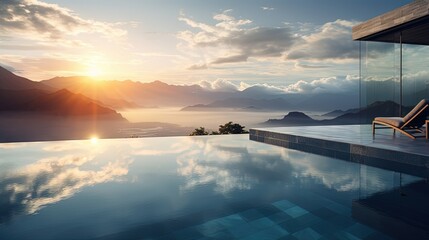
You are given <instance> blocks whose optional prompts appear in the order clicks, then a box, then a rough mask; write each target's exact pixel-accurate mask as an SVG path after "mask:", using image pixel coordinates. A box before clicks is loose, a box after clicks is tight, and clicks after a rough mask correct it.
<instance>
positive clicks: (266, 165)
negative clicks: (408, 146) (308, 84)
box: [177, 138, 414, 195]
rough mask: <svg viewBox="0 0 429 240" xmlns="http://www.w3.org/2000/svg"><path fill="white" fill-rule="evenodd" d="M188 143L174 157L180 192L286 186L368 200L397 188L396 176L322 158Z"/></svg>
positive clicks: (211, 141) (206, 141)
mask: <svg viewBox="0 0 429 240" xmlns="http://www.w3.org/2000/svg"><path fill="white" fill-rule="evenodd" d="M192 140H193V141H194V142H195V143H194V145H198V146H199V147H198V148H193V149H188V150H187V151H184V152H183V153H182V154H180V155H179V156H178V157H177V163H178V165H179V167H178V170H177V171H178V174H179V175H181V176H183V177H185V178H186V184H184V185H183V186H182V189H183V190H190V189H193V188H195V187H197V186H199V185H208V184H214V185H215V189H214V190H215V191H216V192H218V193H221V194H228V193H229V192H231V191H233V190H245V189H252V188H253V187H255V186H257V185H258V184H259V183H260V182H267V181H270V182H282V183H283V184H284V185H285V186H288V185H294V186H300V185H304V184H307V183H308V184H307V185H311V184H319V185H323V186H324V187H325V188H327V189H332V190H335V191H337V192H347V191H349V192H350V191H360V192H361V193H362V194H365V195H370V194H373V193H375V192H379V191H384V190H388V189H391V188H392V187H394V186H395V184H396V182H395V176H396V175H397V173H394V172H390V171H383V170H380V169H375V168H372V167H369V166H362V165H359V164H354V163H350V162H345V161H342V160H336V159H332V158H328V157H324V156H318V155H313V154H308V153H304V152H299V151H294V150H289V149H285V148H277V147H271V148H267V147H266V145H261V146H260V148H257V147H255V146H253V145H242V146H234V145H231V143H228V144H225V143H224V142H222V139H220V138H194V139H192ZM413 180H414V179H410V181H413ZM403 184H405V183H403Z"/></svg>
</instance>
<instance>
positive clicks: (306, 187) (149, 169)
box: [0, 135, 429, 240]
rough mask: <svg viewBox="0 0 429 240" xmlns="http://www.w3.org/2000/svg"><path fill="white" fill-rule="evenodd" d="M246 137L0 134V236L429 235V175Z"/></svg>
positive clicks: (246, 237)
mask: <svg viewBox="0 0 429 240" xmlns="http://www.w3.org/2000/svg"><path fill="white" fill-rule="evenodd" d="M248 138H249V136H248V135H234V136H208V137H169V138H145V139H114V140H113V139H112V140H99V141H90V140H82V141H62V142H36V143H8V144H0V239H2V240H3V239H5V240H6V239H44V240H48V239H100V240H101V239H190V240H191V239H396V238H398V239H400V238H403V239H407V237H410V236H412V238H413V239H422V238H426V237H428V236H429V235H428V226H429V223H428V219H429V214H428V211H429V210H428V207H427V202H428V200H429V188H428V185H429V184H428V183H427V181H426V179H423V178H421V177H416V176H411V175H406V174H403V173H400V172H392V171H388V170H383V169H379V168H375V167H370V166H366V165H363V164H357V163H352V162H347V161H343V160H337V159H333V158H329V157H324V156H319V155H314V154H310V153H304V152H299V151H295V150H290V149H286V148H281V147H276V146H271V145H266V144H262V143H258V142H253V141H249V140H248ZM411 233H412V235H410V234H411ZM408 239H410V238H408Z"/></svg>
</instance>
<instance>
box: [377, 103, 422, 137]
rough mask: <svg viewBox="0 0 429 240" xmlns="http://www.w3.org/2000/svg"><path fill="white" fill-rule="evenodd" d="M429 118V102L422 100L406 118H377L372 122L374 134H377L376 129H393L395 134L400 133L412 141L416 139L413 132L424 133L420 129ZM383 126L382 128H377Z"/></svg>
mask: <svg viewBox="0 0 429 240" xmlns="http://www.w3.org/2000/svg"><path fill="white" fill-rule="evenodd" d="M428 116H429V100H427V99H423V100H421V101H420V102H419V103H418V104H417V105H416V106H415V107H414V108H413V109H412V110H411V111H410V112H409V113H408V114H407V115H405V117H403V118H401V117H376V118H375V119H374V121H372V134H373V135H374V134H375V129H376V128H378V129H379V128H392V129H393V133H395V131H398V132H400V133H402V134H404V135H406V136H408V137H410V138H412V139H415V138H416V136H414V135H413V134H412V133H413V132H416V131H417V132H420V133H423V131H422V130H421V129H420V128H421V127H422V126H423V125H425V121H426V119H427V117H428ZM377 125H382V127H377ZM426 137H427V136H426Z"/></svg>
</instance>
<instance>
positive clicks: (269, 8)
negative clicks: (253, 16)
mask: <svg viewBox="0 0 429 240" xmlns="http://www.w3.org/2000/svg"><path fill="white" fill-rule="evenodd" d="M261 8H262V10H264V11H273V10H274V8H272V7H261Z"/></svg>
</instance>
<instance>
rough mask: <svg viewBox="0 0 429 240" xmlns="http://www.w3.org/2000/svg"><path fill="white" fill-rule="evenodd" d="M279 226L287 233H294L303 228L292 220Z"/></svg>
mask: <svg viewBox="0 0 429 240" xmlns="http://www.w3.org/2000/svg"><path fill="white" fill-rule="evenodd" d="M279 226H281V227H282V228H284V229H285V230H286V231H288V232H289V233H294V232H297V231H299V230H301V229H304V228H305V226H303V225H302V224H300V223H299V222H297V221H296V220H295V219H294V218H292V219H290V220H287V221H285V222H282V223H279Z"/></svg>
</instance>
